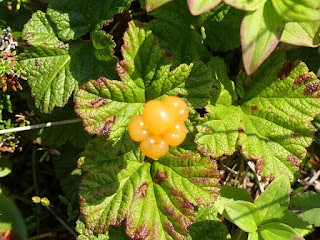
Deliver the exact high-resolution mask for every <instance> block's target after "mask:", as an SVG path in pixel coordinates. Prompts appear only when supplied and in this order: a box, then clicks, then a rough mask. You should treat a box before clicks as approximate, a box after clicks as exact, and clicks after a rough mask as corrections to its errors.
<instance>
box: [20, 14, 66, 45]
mask: <svg viewBox="0 0 320 240" xmlns="http://www.w3.org/2000/svg"><path fill="white" fill-rule="evenodd" d="M21 36H22V39H24V40H27V41H28V43H29V44H31V45H35V46H38V45H46V46H48V47H56V46H57V45H58V44H60V43H62V42H61V41H60V40H59V39H58V37H57V35H56V33H55V32H54V29H53V27H52V26H51V24H50V22H49V20H48V19H47V17H46V14H45V13H43V12H41V11H37V12H35V13H34V14H33V15H32V17H31V19H30V20H29V21H28V22H27V24H25V25H24V28H23V31H22V33H21Z"/></svg>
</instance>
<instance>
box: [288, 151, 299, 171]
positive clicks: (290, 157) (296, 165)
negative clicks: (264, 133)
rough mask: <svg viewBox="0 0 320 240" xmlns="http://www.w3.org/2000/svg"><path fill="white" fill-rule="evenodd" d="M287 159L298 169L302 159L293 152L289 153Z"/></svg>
mask: <svg viewBox="0 0 320 240" xmlns="http://www.w3.org/2000/svg"><path fill="white" fill-rule="evenodd" d="M287 160H288V161H290V162H291V163H292V164H293V165H294V166H295V167H296V168H297V169H299V168H300V160H299V159H298V158H296V157H295V156H294V155H293V154H289V155H288V157H287Z"/></svg>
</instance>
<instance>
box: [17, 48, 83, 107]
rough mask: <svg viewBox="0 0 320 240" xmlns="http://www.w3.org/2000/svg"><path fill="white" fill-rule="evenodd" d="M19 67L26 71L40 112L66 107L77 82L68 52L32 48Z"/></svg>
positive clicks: (26, 53) (22, 55) (27, 51)
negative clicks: (72, 71) (71, 68)
mask: <svg viewBox="0 0 320 240" xmlns="http://www.w3.org/2000/svg"><path fill="white" fill-rule="evenodd" d="M20 59H21V60H20V64H21V65H22V66H23V68H24V69H26V71H27V73H28V75H27V77H28V83H29V85H30V87H31V93H32V95H33V96H34V97H35V98H36V99H35V104H36V107H38V108H39V109H40V111H44V112H50V111H51V110H52V109H53V108H54V107H55V106H58V107H63V106H64V105H65V103H66V102H67V100H68V98H69V96H70V95H71V93H72V92H73V91H74V90H76V86H77V82H76V80H75V79H74V78H73V77H72V74H71V72H70V68H69V63H70V59H71V56H70V55H69V54H68V52H67V51H65V50H62V49H56V48H49V47H32V48H27V50H26V51H25V52H24V53H23V54H21V55H20Z"/></svg>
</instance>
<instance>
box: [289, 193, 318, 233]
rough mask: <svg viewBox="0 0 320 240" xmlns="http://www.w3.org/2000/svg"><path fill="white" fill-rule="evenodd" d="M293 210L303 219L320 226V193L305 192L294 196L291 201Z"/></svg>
mask: <svg viewBox="0 0 320 240" xmlns="http://www.w3.org/2000/svg"><path fill="white" fill-rule="evenodd" d="M290 209H291V211H292V212H293V213H294V214H296V215H297V216H298V217H299V218H301V219H302V220H303V221H305V222H308V223H309V224H312V225H314V226H315V227H319V226H320V217H319V216H320V214H319V212H320V194H319V193H317V194H316V193H313V192H310V193H305V194H302V195H297V196H294V197H293V198H292V199H291V202H290Z"/></svg>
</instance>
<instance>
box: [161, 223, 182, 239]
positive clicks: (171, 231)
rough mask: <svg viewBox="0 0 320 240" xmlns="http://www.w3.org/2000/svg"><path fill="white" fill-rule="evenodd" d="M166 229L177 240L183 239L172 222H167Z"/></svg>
mask: <svg viewBox="0 0 320 240" xmlns="http://www.w3.org/2000/svg"><path fill="white" fill-rule="evenodd" d="M164 229H165V230H166V231H167V232H168V233H169V234H170V236H175V238H176V239H182V238H181V235H180V234H179V233H177V232H176V231H175V229H174V227H173V225H172V223H171V222H169V221H166V223H165V224H164Z"/></svg>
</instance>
